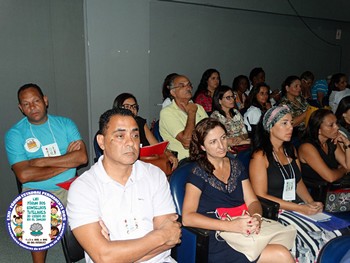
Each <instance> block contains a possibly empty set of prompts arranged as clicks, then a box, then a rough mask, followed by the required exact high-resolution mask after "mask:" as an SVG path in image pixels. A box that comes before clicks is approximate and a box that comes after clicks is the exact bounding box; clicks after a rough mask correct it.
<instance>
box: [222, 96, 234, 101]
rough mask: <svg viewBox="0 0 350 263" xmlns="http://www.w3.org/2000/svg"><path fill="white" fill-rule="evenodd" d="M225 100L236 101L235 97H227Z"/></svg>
mask: <svg viewBox="0 0 350 263" xmlns="http://www.w3.org/2000/svg"><path fill="white" fill-rule="evenodd" d="M224 99H227V100H234V99H235V96H226V97H224Z"/></svg>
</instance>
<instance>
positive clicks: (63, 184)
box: [56, 176, 78, 191]
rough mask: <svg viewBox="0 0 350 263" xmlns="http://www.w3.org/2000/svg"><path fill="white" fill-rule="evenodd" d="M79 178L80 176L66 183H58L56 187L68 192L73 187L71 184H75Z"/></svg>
mask: <svg viewBox="0 0 350 263" xmlns="http://www.w3.org/2000/svg"><path fill="white" fill-rule="evenodd" d="M77 178H78V176H74V177H73V178H71V179H69V180H67V181H65V182H62V183H58V184H56V185H57V186H59V187H61V188H63V189H65V190H67V191H68V190H69V187H70V185H71V184H72V183H73V182H74V180H75V179H77Z"/></svg>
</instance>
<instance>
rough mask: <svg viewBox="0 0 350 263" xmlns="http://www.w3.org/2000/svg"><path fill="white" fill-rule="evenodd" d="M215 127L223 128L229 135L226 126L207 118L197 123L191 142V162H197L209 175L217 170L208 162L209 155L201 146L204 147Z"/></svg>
mask: <svg viewBox="0 0 350 263" xmlns="http://www.w3.org/2000/svg"><path fill="white" fill-rule="evenodd" d="M215 127H221V128H222V129H223V130H224V131H225V133H227V131H226V128H225V126H224V125H223V124H222V123H221V122H219V121H218V120H216V119H213V118H205V119H203V120H201V121H200V122H198V123H197V125H196V127H195V129H194V131H193V133H192V140H191V142H190V160H191V161H196V162H197V163H198V164H199V166H200V167H201V168H202V169H203V170H205V171H206V172H208V173H209V174H213V171H214V169H215V168H214V165H213V164H212V163H211V162H210V161H209V160H208V157H207V153H206V152H205V151H204V150H203V149H202V147H201V146H203V145H204V140H205V138H206V137H207V135H208V133H209V132H210V131H211V130H212V129H214V128H215Z"/></svg>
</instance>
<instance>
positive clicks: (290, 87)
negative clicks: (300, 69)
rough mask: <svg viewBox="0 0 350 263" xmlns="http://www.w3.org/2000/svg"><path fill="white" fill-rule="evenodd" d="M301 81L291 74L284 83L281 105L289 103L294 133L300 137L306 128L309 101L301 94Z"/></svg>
mask: <svg viewBox="0 0 350 263" xmlns="http://www.w3.org/2000/svg"><path fill="white" fill-rule="evenodd" d="M300 84H301V82H300V79H299V77H297V76H289V77H287V78H286V80H285V81H284V82H283V83H282V90H281V92H282V99H281V102H280V105H287V106H288V108H289V109H290V113H291V114H292V117H293V126H294V131H293V135H294V136H298V137H300V136H301V134H302V133H303V132H304V130H305V118H306V110H307V108H308V107H309V103H307V101H306V100H305V99H304V97H303V96H301V86H300Z"/></svg>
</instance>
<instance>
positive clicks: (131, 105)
mask: <svg viewBox="0 0 350 263" xmlns="http://www.w3.org/2000/svg"><path fill="white" fill-rule="evenodd" d="M122 108H123V109H127V110H131V109H133V110H136V111H139V105H137V104H123V105H122Z"/></svg>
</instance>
